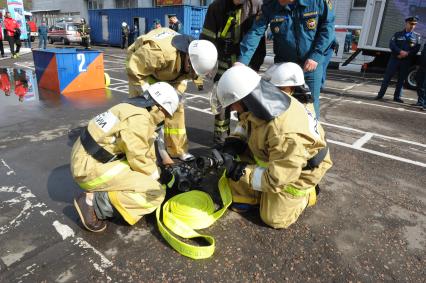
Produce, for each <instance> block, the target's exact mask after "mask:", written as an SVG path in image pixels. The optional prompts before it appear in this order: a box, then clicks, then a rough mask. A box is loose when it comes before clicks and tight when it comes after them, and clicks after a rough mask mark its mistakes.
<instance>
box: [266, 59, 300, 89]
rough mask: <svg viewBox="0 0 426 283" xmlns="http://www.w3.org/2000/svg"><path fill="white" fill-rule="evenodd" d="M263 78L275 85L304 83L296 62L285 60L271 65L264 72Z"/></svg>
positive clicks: (298, 84)
mask: <svg viewBox="0 0 426 283" xmlns="http://www.w3.org/2000/svg"><path fill="white" fill-rule="evenodd" d="M264 78H265V79H270V82H271V83H272V84H274V85H275V86H277V87H282V86H300V85H304V84H305V76H304V74H303V70H302V68H301V67H300V66H299V65H297V64H296V63H292V62H286V63H280V64H274V65H272V66H271V67H270V68H269V69H268V70H266V72H265V74H264Z"/></svg>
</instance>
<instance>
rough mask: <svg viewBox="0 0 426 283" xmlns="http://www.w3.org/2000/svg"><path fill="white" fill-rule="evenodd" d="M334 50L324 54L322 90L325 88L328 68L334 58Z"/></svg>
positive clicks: (331, 49)
mask: <svg viewBox="0 0 426 283" xmlns="http://www.w3.org/2000/svg"><path fill="white" fill-rule="evenodd" d="M333 52H334V50H333V48H330V49H328V50H327V51H326V53H325V54H324V60H323V63H322V79H321V88H323V87H324V84H325V79H326V78H327V68H328V64H330V60H331V57H332V56H333Z"/></svg>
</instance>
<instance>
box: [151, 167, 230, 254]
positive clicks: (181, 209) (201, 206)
mask: <svg viewBox="0 0 426 283" xmlns="http://www.w3.org/2000/svg"><path fill="white" fill-rule="evenodd" d="M219 193H220V196H221V199H222V205H223V207H222V208H221V209H219V210H218V211H215V206H214V202H213V200H212V198H211V197H210V196H209V195H208V194H207V193H205V192H202V191H197V190H193V191H189V192H186V193H182V194H179V195H176V196H174V197H172V198H171V199H169V200H168V201H167V202H166V203H164V205H163V208H162V211H163V219H162V221H161V219H160V212H161V207H159V208H157V211H156V217H157V225H158V229H159V230H160V233H161V235H162V236H163V238H164V239H165V240H166V241H167V242H168V243H169V244H170V246H172V247H173V248H174V249H175V250H176V251H177V252H178V253H180V254H181V255H184V256H187V257H189V258H192V259H203V258H209V257H211V256H212V255H213V253H214V249H215V240H214V238H213V237H211V236H208V235H202V234H199V233H197V232H196V231H195V229H204V228H207V227H209V226H211V225H212V224H213V223H214V222H216V220H218V219H219V218H221V217H222V215H223V214H224V212H225V211H226V209H227V208H228V206H229V205H230V204H231V202H232V194H231V189H230V188H229V184H228V180H227V178H226V177H225V174H224V175H223V176H222V177H221V178H220V180H219ZM163 222H164V223H163ZM175 235H177V236H179V237H181V238H184V239H195V238H201V239H204V240H205V241H206V242H207V243H208V245H206V246H196V245H191V244H188V243H185V242H183V241H182V240H180V239H178V237H176V236H175Z"/></svg>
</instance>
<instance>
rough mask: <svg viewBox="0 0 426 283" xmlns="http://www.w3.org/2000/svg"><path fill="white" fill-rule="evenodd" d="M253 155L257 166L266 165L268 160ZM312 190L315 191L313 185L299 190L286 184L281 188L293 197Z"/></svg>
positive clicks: (265, 166)
mask: <svg viewBox="0 0 426 283" xmlns="http://www.w3.org/2000/svg"><path fill="white" fill-rule="evenodd" d="M253 157H254V160H255V161H256V164H257V166H259V167H262V168H267V167H268V162H265V161H262V160H260V159H259V158H258V157H256V156H253ZM312 191H314V192H315V187H312V188H309V189H305V190H301V189H298V188H295V187H293V186H291V185H287V186H286V187H285V188H284V190H283V192H286V193H289V194H290V195H292V196H295V197H303V196H306V195H308V194H310V193H311V192H312Z"/></svg>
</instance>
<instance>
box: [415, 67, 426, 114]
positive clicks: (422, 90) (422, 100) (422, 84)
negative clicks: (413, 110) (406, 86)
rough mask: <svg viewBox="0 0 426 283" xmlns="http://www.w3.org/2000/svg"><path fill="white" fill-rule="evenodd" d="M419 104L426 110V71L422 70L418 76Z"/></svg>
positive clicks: (418, 72)
mask: <svg viewBox="0 0 426 283" xmlns="http://www.w3.org/2000/svg"><path fill="white" fill-rule="evenodd" d="M416 80H417V96H418V98H417V99H418V100H417V102H418V104H421V105H422V106H423V109H426V70H424V69H422V68H420V69H419V70H418V71H417V74H416Z"/></svg>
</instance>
